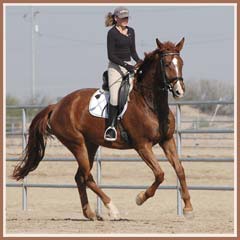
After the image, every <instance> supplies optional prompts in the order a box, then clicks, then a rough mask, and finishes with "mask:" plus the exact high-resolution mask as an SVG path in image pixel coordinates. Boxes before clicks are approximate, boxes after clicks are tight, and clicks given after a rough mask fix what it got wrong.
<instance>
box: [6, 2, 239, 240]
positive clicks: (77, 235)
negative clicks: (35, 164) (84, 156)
mask: <svg viewBox="0 0 240 240" xmlns="http://www.w3.org/2000/svg"><path fill="white" fill-rule="evenodd" d="M118 5H122V4H121V3H78V4H76V3H48V4H47V3H3V237H237V211H234V233H233V234H6V187H5V186H6V171H5V169H6V149H5V143H6V135H5V130H6V129H5V124H6V122H5V121H6V118H5V116H6V101H5V100H6V99H5V90H6V88H5V87H6V25H5V24H6V7H9V6H89V7H91V6H118ZM123 5H125V6H179V7H181V6H194V7H197V6H215V7H218V6H223V7H225V6H233V7H234V85H235V87H234V89H235V91H234V209H235V210H236V209H237V3H208V4H206V3H179V4H176V3H154V4H152V3H151V4H150V3H134V4H133V3H123Z"/></svg>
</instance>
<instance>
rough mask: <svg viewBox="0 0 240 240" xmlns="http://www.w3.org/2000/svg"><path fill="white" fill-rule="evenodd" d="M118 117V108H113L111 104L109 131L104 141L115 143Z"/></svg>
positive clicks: (107, 130) (108, 120) (108, 122)
mask: <svg viewBox="0 0 240 240" xmlns="http://www.w3.org/2000/svg"><path fill="white" fill-rule="evenodd" d="M117 115H118V106H113V105H111V104H109V111H108V119H107V129H106V131H105V134H104V139H105V140H107V141H115V140H116V139H117V130H116V125H117Z"/></svg>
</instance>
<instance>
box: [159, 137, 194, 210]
mask: <svg viewBox="0 0 240 240" xmlns="http://www.w3.org/2000/svg"><path fill="white" fill-rule="evenodd" d="M160 146H161V147H162V149H163V150H164V153H165V155H166V157H167V159H168V160H169V162H170V163H171V165H172V166H173V168H174V170H175V172H176V174H177V176H178V179H179V181H180V184H181V188H182V192H181V193H182V194H181V195H182V199H183V201H184V204H185V207H184V209H183V211H184V213H185V214H187V213H191V212H192V211H193V208H192V204H191V201H190V195H189V192H188V188H187V183H186V178H185V173H184V168H183V166H182V164H181V162H180V160H179V158H178V155H177V149H176V144H175V140H174V138H171V139H169V140H166V141H164V142H163V143H161V144H160Z"/></svg>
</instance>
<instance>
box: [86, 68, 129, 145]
mask: <svg viewBox="0 0 240 240" xmlns="http://www.w3.org/2000/svg"><path fill="white" fill-rule="evenodd" d="M102 79H103V83H102V88H101V89H98V90H97V91H96V92H95V93H94V94H93V96H92V97H91V99H90V103H89V112H90V114H91V115H93V116H95V117H101V118H108V104H109V99H110V94H109V87H108V72H107V71H105V72H104V73H103V78H102ZM130 88H131V84H130V79H129V74H127V75H125V76H124V77H123V80H122V83H121V86H120V88H119V94H118V119H122V117H123V115H124V113H125V112H126V110H127V105H128V96H129V92H130V91H131V89H130ZM118 126H119V129H120V133H121V136H122V138H123V139H124V141H126V142H128V143H130V138H129V137H128V135H127V132H126V131H125V130H124V128H123V126H122V124H121V121H119V122H118Z"/></svg>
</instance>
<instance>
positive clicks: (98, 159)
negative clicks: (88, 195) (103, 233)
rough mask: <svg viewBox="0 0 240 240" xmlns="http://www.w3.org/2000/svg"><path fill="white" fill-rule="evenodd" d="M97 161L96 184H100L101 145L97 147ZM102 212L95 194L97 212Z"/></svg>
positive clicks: (99, 201)
mask: <svg viewBox="0 0 240 240" xmlns="http://www.w3.org/2000/svg"><path fill="white" fill-rule="evenodd" d="M96 161H97V185H98V186H99V185H100V184H101V175H102V162H101V147H99V148H98V150H97V154H96ZM101 213H102V202H101V199H100V197H99V196H97V214H98V215H101Z"/></svg>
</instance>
